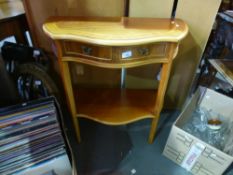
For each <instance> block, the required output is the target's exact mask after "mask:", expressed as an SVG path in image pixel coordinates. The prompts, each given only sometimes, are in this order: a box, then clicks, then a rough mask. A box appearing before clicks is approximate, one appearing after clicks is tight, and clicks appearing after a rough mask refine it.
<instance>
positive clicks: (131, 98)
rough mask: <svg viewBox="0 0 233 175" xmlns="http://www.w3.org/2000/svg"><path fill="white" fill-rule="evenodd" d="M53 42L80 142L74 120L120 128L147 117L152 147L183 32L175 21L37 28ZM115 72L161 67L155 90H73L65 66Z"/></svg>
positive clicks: (66, 20)
mask: <svg viewBox="0 0 233 175" xmlns="http://www.w3.org/2000/svg"><path fill="white" fill-rule="evenodd" d="M43 30H44V32H45V33H46V34H47V35H48V37H50V38H51V39H53V40H54V42H55V45H56V48H57V53H56V54H57V56H58V59H59V65H60V71H61V76H62V79H63V84H64V87H65V91H66V96H67V102H68V105H69V107H70V111H71V115H72V119H73V123H74V125H75V130H76V133H77V138H78V140H79V141H80V140H81V137H80V131H79V125H78V120H77V117H78V118H79V117H83V118H88V119H91V120H94V121H96V122H100V123H104V124H108V125H122V124H127V123H131V122H134V121H138V120H140V119H145V118H151V119H152V124H151V130H150V135H149V143H152V142H153V139H154V136H155V132H156V128H157V123H158V119H159V116H160V112H161V110H162V106H163V101H164V95H165V92H166V87H167V83H168V79H169V74H170V70H171V66H172V61H173V58H175V56H176V54H177V52H178V44H179V41H181V40H182V39H183V38H184V37H185V36H186V35H187V33H188V27H187V25H186V24H185V23H184V22H183V21H182V20H179V19H176V20H173V21H172V20H170V19H153V18H125V17H122V18H121V17H103V18H102V17H98V18H97V17H96V18H88V17H51V18H49V19H48V20H47V21H46V22H45V24H44V25H43ZM71 62H79V63H84V64H88V65H92V66H97V67H102V68H108V69H121V68H131V67H136V66H142V65H147V64H155V63H156V64H157V63H159V64H162V69H161V78H160V83H159V87H158V90H157V91H156V90H144V89H140V90H135V89H114V88H112V89H111V88H103V89H88V88H87V89H79V88H78V89H73V87H72V82H71V77H70V70H69V63H71Z"/></svg>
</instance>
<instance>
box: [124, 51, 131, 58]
mask: <svg viewBox="0 0 233 175" xmlns="http://www.w3.org/2000/svg"><path fill="white" fill-rule="evenodd" d="M121 55H122V58H129V57H131V56H132V51H131V50H127V51H125V52H122V54H121Z"/></svg>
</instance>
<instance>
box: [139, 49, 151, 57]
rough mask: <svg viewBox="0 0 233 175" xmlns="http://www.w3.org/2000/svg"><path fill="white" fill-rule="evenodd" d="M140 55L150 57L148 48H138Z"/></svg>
mask: <svg viewBox="0 0 233 175" xmlns="http://www.w3.org/2000/svg"><path fill="white" fill-rule="evenodd" d="M138 53H139V55H141V56H146V55H149V49H148V48H138Z"/></svg>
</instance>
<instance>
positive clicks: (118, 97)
mask: <svg viewBox="0 0 233 175" xmlns="http://www.w3.org/2000/svg"><path fill="white" fill-rule="evenodd" d="M156 94H157V91H156V90H135V89H123V90H122V89H92V88H90V89H76V90H74V96H75V101H76V108H77V113H78V114H77V117H82V118H87V119H90V120H94V121H96V122H100V123H103V124H107V125H121V124H127V123H131V122H135V121H138V120H141V119H145V118H154V115H153V111H154V107H155V100H156Z"/></svg>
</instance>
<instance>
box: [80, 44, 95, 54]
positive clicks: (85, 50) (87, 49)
mask: <svg viewBox="0 0 233 175" xmlns="http://www.w3.org/2000/svg"><path fill="white" fill-rule="evenodd" d="M81 49H82V52H83V53H84V54H85V55H91V52H92V48H90V47H87V46H81Z"/></svg>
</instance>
